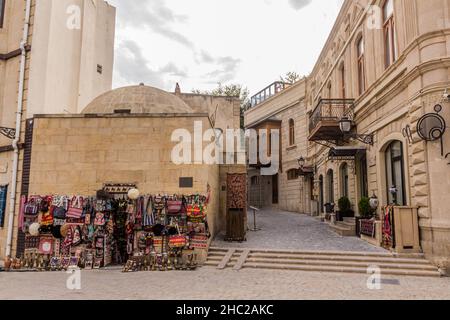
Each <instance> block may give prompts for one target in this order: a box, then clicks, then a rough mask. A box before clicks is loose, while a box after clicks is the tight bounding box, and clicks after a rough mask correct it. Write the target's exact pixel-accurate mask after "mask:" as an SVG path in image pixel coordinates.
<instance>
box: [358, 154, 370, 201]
mask: <svg viewBox="0 0 450 320" xmlns="http://www.w3.org/2000/svg"><path fill="white" fill-rule="evenodd" d="M368 180H369V177H368V171H367V156H366V155H364V156H362V157H361V159H360V160H359V184H360V186H359V188H360V190H361V196H362V197H369V182H368Z"/></svg>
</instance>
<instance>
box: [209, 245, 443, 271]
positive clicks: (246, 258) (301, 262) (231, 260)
mask: <svg viewBox="0 0 450 320" xmlns="http://www.w3.org/2000/svg"><path fill="white" fill-rule="evenodd" d="M205 265H206V266H211V267H216V268H218V269H227V268H232V269H234V270H240V269H243V268H256V269H271V270H293V271H315V272H339V273H363V274H367V272H368V271H367V268H368V267H369V266H377V267H379V268H380V269H381V274H382V275H395V276H419V277H440V276H441V274H440V272H439V271H438V268H437V267H435V266H433V265H432V264H431V263H430V262H428V261H427V260H426V259H425V258H424V256H423V255H422V254H405V255H398V254H393V253H361V252H325V251H324V252H313V251H289V250H263V249H226V248H214V247H213V248H210V250H209V254H208V259H207V261H206V263H205Z"/></svg>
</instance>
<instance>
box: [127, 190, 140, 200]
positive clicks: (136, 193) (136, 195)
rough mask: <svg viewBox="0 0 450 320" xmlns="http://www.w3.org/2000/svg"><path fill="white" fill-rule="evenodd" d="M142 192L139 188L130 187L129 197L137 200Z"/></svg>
mask: <svg viewBox="0 0 450 320" xmlns="http://www.w3.org/2000/svg"><path fill="white" fill-rule="evenodd" d="M140 194H141V193H140V192H139V190H138V189H130V190H129V191H128V198H130V199H131V200H137V198H139V196H140Z"/></svg>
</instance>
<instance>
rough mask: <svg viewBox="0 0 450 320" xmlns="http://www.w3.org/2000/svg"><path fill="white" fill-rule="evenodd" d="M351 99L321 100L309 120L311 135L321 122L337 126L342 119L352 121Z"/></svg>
mask: <svg viewBox="0 0 450 320" xmlns="http://www.w3.org/2000/svg"><path fill="white" fill-rule="evenodd" d="M353 103H354V100H353V99H321V100H320V101H319V103H318V104H317V107H316V108H315V109H314V111H313V113H312V114H311V117H310V119H309V132H310V133H312V132H313V131H314V130H315V129H317V127H318V126H319V125H320V124H321V123H322V122H327V123H328V124H330V123H331V124H335V125H336V126H339V121H340V120H341V119H342V118H343V117H349V118H350V119H353Z"/></svg>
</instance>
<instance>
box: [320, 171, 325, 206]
mask: <svg viewBox="0 0 450 320" xmlns="http://www.w3.org/2000/svg"><path fill="white" fill-rule="evenodd" d="M324 205H325V201H324V190H323V176H322V175H321V176H320V177H319V212H320V213H323V206H324Z"/></svg>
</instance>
